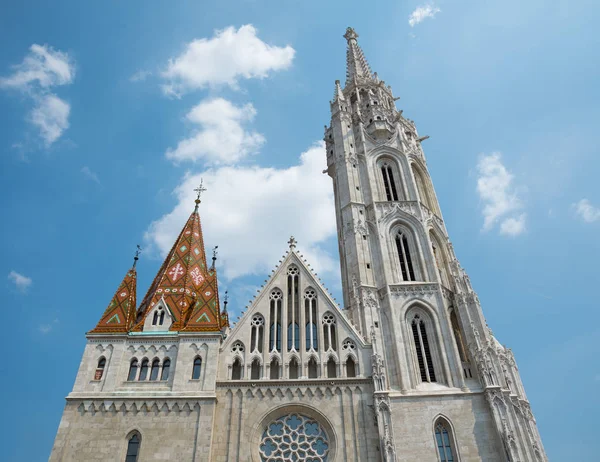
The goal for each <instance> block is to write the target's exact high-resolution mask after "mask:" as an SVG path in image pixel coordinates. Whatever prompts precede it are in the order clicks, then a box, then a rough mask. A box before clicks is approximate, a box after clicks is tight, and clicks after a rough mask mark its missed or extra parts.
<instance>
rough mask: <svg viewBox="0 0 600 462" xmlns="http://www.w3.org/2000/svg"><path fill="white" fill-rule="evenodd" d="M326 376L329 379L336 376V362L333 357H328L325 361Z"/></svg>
mask: <svg viewBox="0 0 600 462" xmlns="http://www.w3.org/2000/svg"><path fill="white" fill-rule="evenodd" d="M327 377H328V378H330V379H335V378H336V377H337V364H336V363H335V359H333V358H329V360H328V361H327Z"/></svg>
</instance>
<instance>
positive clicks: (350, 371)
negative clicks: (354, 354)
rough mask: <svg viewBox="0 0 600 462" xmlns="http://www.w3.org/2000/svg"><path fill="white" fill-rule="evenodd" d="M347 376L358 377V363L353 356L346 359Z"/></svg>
mask: <svg viewBox="0 0 600 462" xmlns="http://www.w3.org/2000/svg"><path fill="white" fill-rule="evenodd" d="M346 377H356V363H355V362H354V360H353V359H352V358H348V359H347V360H346Z"/></svg>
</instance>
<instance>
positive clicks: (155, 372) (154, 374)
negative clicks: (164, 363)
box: [150, 359, 160, 380]
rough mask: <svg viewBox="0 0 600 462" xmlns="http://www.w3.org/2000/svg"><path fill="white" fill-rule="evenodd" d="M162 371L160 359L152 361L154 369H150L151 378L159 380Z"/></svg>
mask: <svg viewBox="0 0 600 462" xmlns="http://www.w3.org/2000/svg"><path fill="white" fill-rule="evenodd" d="M159 372H160V361H159V360H158V359H155V360H154V361H152V369H150V380H158V373H159Z"/></svg>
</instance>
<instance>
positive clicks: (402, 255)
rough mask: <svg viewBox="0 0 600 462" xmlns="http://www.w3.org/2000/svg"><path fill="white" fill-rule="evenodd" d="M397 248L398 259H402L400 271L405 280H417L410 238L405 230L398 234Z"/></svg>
mask: <svg viewBox="0 0 600 462" xmlns="http://www.w3.org/2000/svg"><path fill="white" fill-rule="evenodd" d="M396 249H397V250H398V259H399V260H400V271H401V272H402V280H403V281H415V280H416V279H415V272H414V269H413V264H412V258H411V257H410V250H409V247H408V238H407V237H406V234H404V233H403V232H399V233H398V234H397V235H396Z"/></svg>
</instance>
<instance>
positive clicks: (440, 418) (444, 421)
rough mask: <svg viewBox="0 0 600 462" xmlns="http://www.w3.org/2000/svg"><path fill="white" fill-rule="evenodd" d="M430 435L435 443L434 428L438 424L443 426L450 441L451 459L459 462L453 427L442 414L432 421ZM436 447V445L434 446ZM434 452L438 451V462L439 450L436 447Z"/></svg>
mask: <svg viewBox="0 0 600 462" xmlns="http://www.w3.org/2000/svg"><path fill="white" fill-rule="evenodd" d="M432 424H433V425H432V428H431V430H432V433H433V441H434V442H435V441H436V427H437V426H438V425H439V424H442V425H444V427H445V428H446V429H447V430H448V437H449V440H450V445H451V448H452V455H453V456H454V457H453V461H454V462H460V452H459V446H458V444H457V441H456V432H455V430H454V425H452V421H451V420H450V419H449V418H448V417H446V416H445V415H444V414H438V415H436V416H435V418H434V419H433V421H432ZM436 446H437V444H436ZM436 451H438V460H440V459H439V458H440V455H439V449H438V448H437V447H436Z"/></svg>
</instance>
